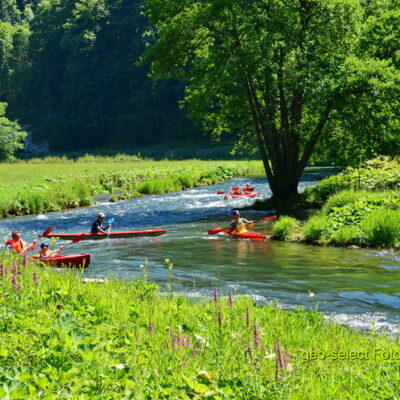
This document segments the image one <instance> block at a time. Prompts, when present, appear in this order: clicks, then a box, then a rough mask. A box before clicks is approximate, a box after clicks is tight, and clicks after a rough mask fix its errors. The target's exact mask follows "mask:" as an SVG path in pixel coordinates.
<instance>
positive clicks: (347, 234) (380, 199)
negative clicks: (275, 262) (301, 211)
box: [273, 158, 400, 249]
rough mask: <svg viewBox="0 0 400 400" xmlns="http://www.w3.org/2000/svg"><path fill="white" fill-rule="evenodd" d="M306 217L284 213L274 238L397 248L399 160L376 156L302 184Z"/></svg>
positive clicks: (399, 232)
mask: <svg viewBox="0 0 400 400" xmlns="http://www.w3.org/2000/svg"><path fill="white" fill-rule="evenodd" d="M299 205H301V206H302V207H304V208H307V207H313V208H314V210H315V211H314V212H313V213H309V218H307V219H306V220H305V221H300V220H299V219H296V218H293V217H290V216H283V217H282V218H281V220H280V221H278V222H277V223H276V224H275V226H274V236H273V238H276V239H279V240H291V241H301V242H307V243H312V244H319V245H334V246H360V247H377V248H390V249H399V248H400V163H399V161H398V160H390V159H388V158H378V159H374V160H371V161H369V162H367V163H366V164H365V165H364V166H363V167H362V168H359V169H354V168H348V169H346V170H345V171H343V172H342V173H340V174H338V175H336V176H331V177H329V178H326V179H323V180H322V181H321V182H320V183H318V185H316V186H315V187H312V188H307V189H306V190H305V191H304V193H303V194H302V195H301V199H300V202H299Z"/></svg>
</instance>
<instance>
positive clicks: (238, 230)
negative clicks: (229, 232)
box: [235, 224, 247, 234]
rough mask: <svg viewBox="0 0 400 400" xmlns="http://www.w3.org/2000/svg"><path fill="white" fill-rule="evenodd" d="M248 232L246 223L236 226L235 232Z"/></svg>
mask: <svg viewBox="0 0 400 400" xmlns="http://www.w3.org/2000/svg"><path fill="white" fill-rule="evenodd" d="M246 232H247V229H246V224H243V225H239V226H237V227H236V228H235V233H238V234H241V233H246Z"/></svg>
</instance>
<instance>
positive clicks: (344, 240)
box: [330, 225, 363, 246]
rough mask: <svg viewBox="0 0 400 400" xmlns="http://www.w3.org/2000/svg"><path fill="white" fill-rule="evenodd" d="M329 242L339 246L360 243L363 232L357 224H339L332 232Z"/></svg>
mask: <svg viewBox="0 0 400 400" xmlns="http://www.w3.org/2000/svg"><path fill="white" fill-rule="evenodd" d="M330 242H331V243H333V244H336V245H339V246H346V245H348V244H362V242H363V234H362V232H361V229H360V227H359V226H354V225H346V226H341V227H340V228H339V229H338V230H336V231H335V232H333V233H332V235H331V237H330Z"/></svg>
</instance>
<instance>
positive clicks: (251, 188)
mask: <svg viewBox="0 0 400 400" xmlns="http://www.w3.org/2000/svg"><path fill="white" fill-rule="evenodd" d="M243 190H244V191H245V193H251V192H254V188H253V186H251V185H250V183H246V187H245V188H244V189H243Z"/></svg>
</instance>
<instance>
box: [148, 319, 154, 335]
mask: <svg viewBox="0 0 400 400" xmlns="http://www.w3.org/2000/svg"><path fill="white" fill-rule="evenodd" d="M148 329H149V335H150V336H152V335H153V332H154V325H153V322H152V321H149V325H148Z"/></svg>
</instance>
